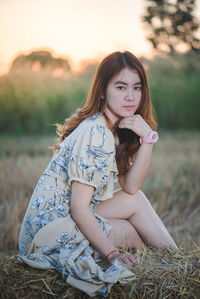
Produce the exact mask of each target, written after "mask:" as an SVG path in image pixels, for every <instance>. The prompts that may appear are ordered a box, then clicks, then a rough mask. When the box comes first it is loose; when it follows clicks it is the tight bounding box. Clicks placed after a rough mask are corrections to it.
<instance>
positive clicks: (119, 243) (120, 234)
mask: <svg viewBox="0 0 200 299" xmlns="http://www.w3.org/2000/svg"><path fill="white" fill-rule="evenodd" d="M107 219H108V220H109V222H110V224H111V226H112V230H111V231H109V233H108V238H109V239H110V240H111V242H112V243H113V244H114V246H116V247H121V248H123V249H124V250H126V249H128V248H134V249H140V248H142V247H143V246H144V242H143V240H142V239H141V237H140V236H139V235H138V233H137V231H136V230H135V228H134V227H133V225H131V223H130V222H129V221H128V220H123V219H116V218H107Z"/></svg>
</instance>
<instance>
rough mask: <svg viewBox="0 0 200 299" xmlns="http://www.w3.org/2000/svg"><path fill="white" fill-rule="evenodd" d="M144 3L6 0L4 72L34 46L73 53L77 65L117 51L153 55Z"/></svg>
mask: <svg viewBox="0 0 200 299" xmlns="http://www.w3.org/2000/svg"><path fill="white" fill-rule="evenodd" d="M144 5H145V0H0V74H3V73H6V72H7V71H8V68H9V66H10V65H11V63H12V61H13V60H14V58H15V57H16V56H18V55H19V54H25V55H26V54H29V53H30V52H31V51H32V50H42V49H43V50H51V51H52V52H53V56H54V57H60V56H61V57H64V58H68V57H69V58H71V60H70V62H71V65H72V67H73V68H74V69H78V68H79V66H80V65H81V62H82V61H83V60H89V59H91V60H92V59H95V58H96V57H98V58H99V59H101V58H102V57H104V56H105V55H107V54H109V53H110V52H112V51H116V50H120V51H123V50H129V51H132V52H133V53H134V54H135V55H137V56H141V55H144V56H147V57H151V55H152V47H151V45H150V43H149V42H148V41H147V40H146V38H145V36H146V35H147V31H146V29H145V28H144V24H143V23H142V22H141V16H142V14H143V12H144Z"/></svg>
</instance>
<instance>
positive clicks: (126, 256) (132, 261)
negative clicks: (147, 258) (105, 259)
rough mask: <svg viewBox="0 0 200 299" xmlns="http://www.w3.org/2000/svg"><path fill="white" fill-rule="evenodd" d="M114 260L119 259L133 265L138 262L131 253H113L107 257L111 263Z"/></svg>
mask: <svg viewBox="0 0 200 299" xmlns="http://www.w3.org/2000/svg"><path fill="white" fill-rule="evenodd" d="M115 260H117V261H121V262H123V263H125V264H127V265H129V266H134V265H136V264H137V263H138V262H137V260H136V259H135V258H134V256H132V254H130V253H120V254H118V255H115V256H113V257H112V258H110V259H109V262H110V263H111V264H113V263H114V262H115Z"/></svg>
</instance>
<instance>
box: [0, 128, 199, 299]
mask: <svg viewBox="0 0 200 299" xmlns="http://www.w3.org/2000/svg"><path fill="white" fill-rule="evenodd" d="M159 133H160V140H159V142H158V143H157V144H156V146H155V147H154V151H153V157H152V162H151V166H150V169H149V173H148V176H147V177H146V179H145V182H144V184H143V186H142V190H143V191H144V192H145V194H146V195H147V197H148V198H149V200H150V202H151V203H152V205H153V207H154V209H155V210H156V211H157V213H158V214H159V216H160V217H161V219H162V220H163V222H164V224H165V225H166V227H167V229H168V231H169V232H170V234H171V235H172V237H173V238H174V240H175V241H176V243H177V244H178V246H179V252H178V253H177V252H175V251H173V250H172V251H170V250H168V249H167V248H166V249H160V250H157V249H153V248H152V249H148V248H144V250H143V251H141V252H139V251H138V252H137V253H136V255H137V259H138V261H139V264H138V266H136V267H135V269H134V271H135V274H136V277H135V280H134V281H133V282H131V284H129V285H128V286H127V287H123V286H120V285H119V284H116V285H115V286H114V287H113V288H112V289H111V293H110V295H109V297H108V298H120V299H121V298H135V299H136V298H177V297H178V298H199V297H198V296H199V295H200V281H199V273H200V272H199V266H198V260H199V257H200V242H199V240H200V238H199V237H200V218H199V212H200V185H199V181H200V163H199V161H200V134H199V132H198V131H192V132H185V131H179V132H170V131H167V132H165V131H161V132H159ZM54 142H55V136H45V137H42V136H34V137H30V136H29V137H28V136H27V137H11V136H2V137H1V147H0V157H1V158H0V169H1V172H0V194H1V197H0V230H1V234H0V244H1V248H0V256H1V258H0V282H1V284H0V292H1V294H2V296H3V298H6V299H7V298H27V299H28V298H30V297H31V298H54V297H59V298H73V299H75V298H81V299H82V298H88V296H87V295H85V294H83V293H82V292H81V291H80V290H78V289H75V288H72V287H70V286H67V287H66V283H65V282H64V281H63V280H62V277H61V275H60V274H59V273H56V272H54V271H45V270H38V269H33V268H30V267H28V266H27V265H21V264H19V262H17V260H16V259H15V258H14V257H13V256H12V255H15V254H16V253H17V250H18V249H17V240H18V234H19V230H20V225H21V221H22V219H23V216H24V213H25V210H26V207H27V204H28V202H29V199H30V196H31V194H32V191H33V188H34V187H35V184H36V182H37V180H38V179H39V177H40V175H41V173H42V172H43V170H44V169H45V167H46V166H47V163H49V161H50V159H51V151H50V149H49V147H50V146H52V145H53V144H54ZM117 187H118V186H116V188H117ZM8 255H9V256H10V257H8ZM95 298H100V297H99V296H96V297H95Z"/></svg>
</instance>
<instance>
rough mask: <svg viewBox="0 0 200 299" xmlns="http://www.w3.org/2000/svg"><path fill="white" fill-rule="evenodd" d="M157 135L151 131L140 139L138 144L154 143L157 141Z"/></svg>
mask: <svg viewBox="0 0 200 299" xmlns="http://www.w3.org/2000/svg"><path fill="white" fill-rule="evenodd" d="M158 138H159V136H158V133H157V132H156V131H152V132H151V133H150V134H149V135H148V136H146V137H140V144H142V143H156V142H157V141H158Z"/></svg>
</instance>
